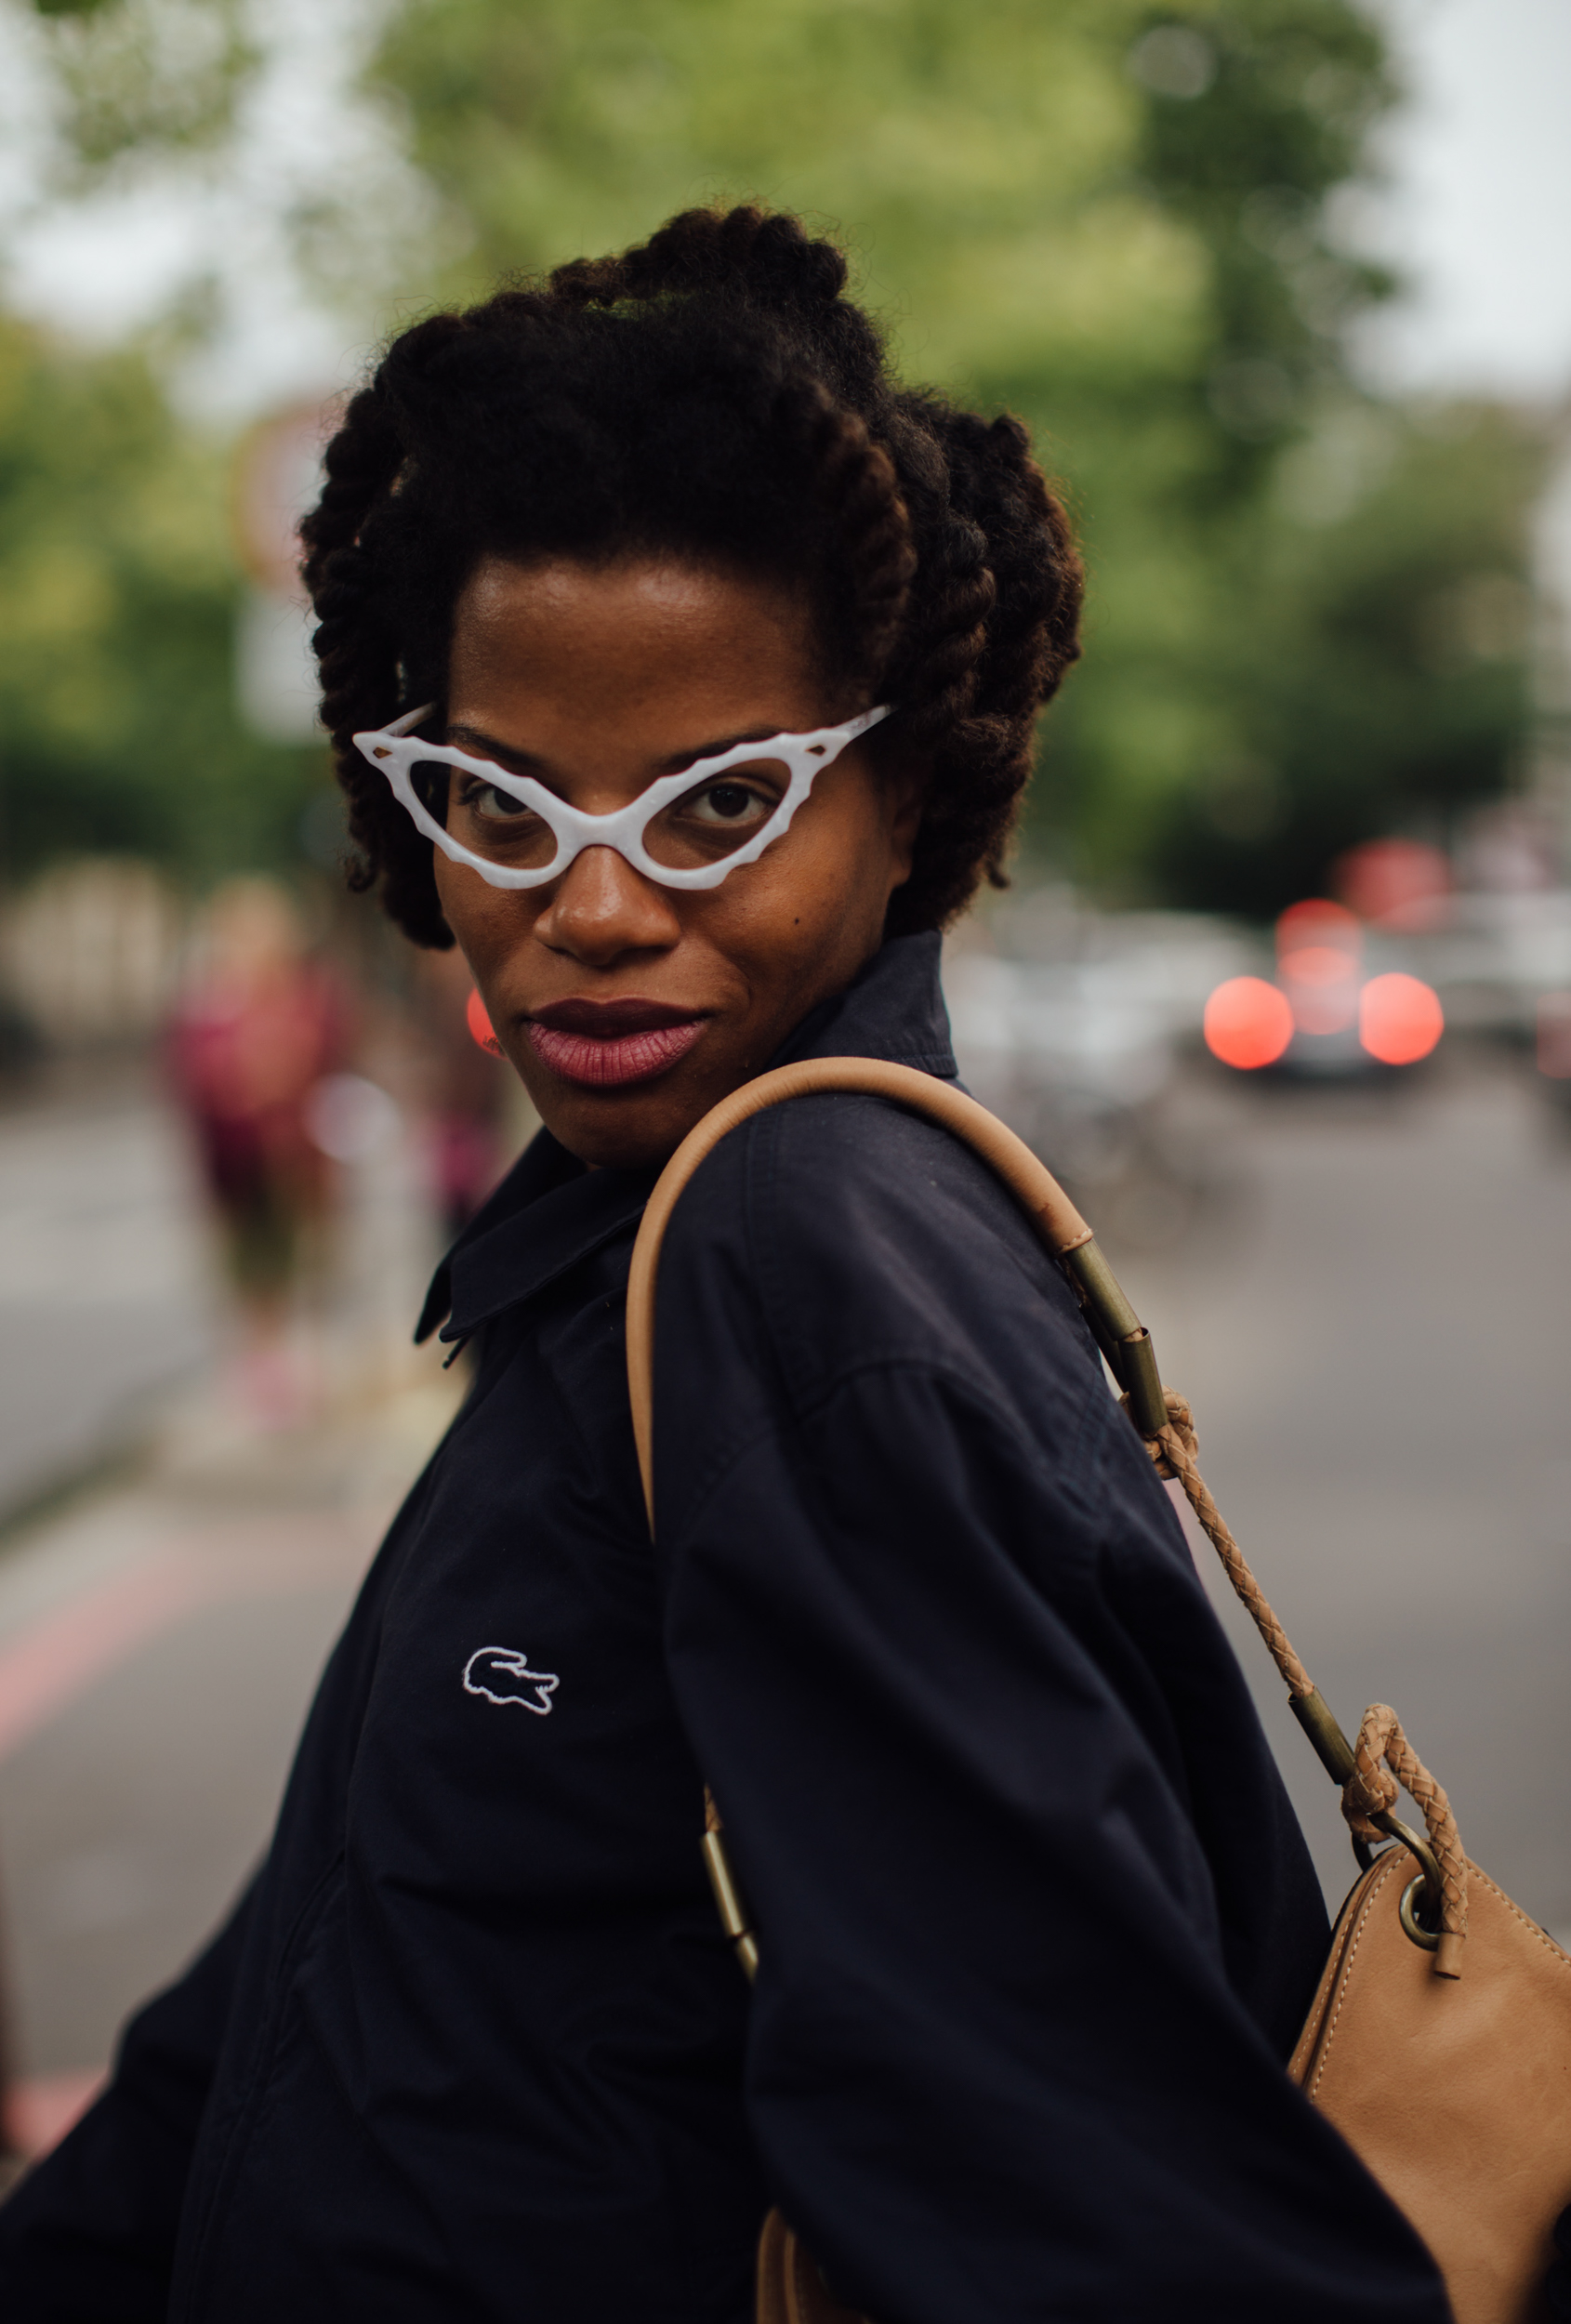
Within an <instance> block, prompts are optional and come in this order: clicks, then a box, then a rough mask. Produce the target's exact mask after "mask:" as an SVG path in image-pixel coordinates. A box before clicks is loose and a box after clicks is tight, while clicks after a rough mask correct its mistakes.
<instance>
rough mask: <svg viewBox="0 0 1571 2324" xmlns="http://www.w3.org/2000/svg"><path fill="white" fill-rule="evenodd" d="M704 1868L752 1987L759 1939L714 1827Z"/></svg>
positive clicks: (706, 1843)
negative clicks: (754, 1931) (754, 1932)
mask: <svg viewBox="0 0 1571 2324" xmlns="http://www.w3.org/2000/svg"><path fill="white" fill-rule="evenodd" d="M704 1868H705V1870H706V1872H707V1873H708V1875H709V1886H710V1887H711V1888H712V1889H713V1890H714V1892H715V1905H716V1908H717V1910H718V1911H719V1916H720V1926H721V1928H723V1929H724V1931H725V1933H726V1934H727V1936H728V1937H730V1939H731V1942H732V1945H733V1948H734V1950H735V1954H736V1958H737V1960H738V1961H740V1962H741V1963H742V1966H743V1969H744V1970H745V1971H746V1976H747V1982H748V1984H749V1985H751V1983H752V1982H753V1979H754V1978H755V1977H756V1976H757V1975H758V1974H759V1945H758V1939H757V1937H756V1936H755V1935H754V1934H753V1926H752V1921H751V1919H750V1917H749V1915H748V1912H747V1909H746V1906H745V1905H744V1904H743V1902H742V1891H741V1890H740V1889H739V1888H738V1886H737V1885H736V1875H735V1873H734V1872H733V1870H732V1868H731V1858H730V1857H729V1856H728V1855H726V1852H725V1842H724V1841H723V1840H722V1839H721V1838H720V1835H719V1831H718V1830H716V1829H715V1828H714V1826H713V1825H711V1826H710V1828H709V1829H708V1830H707V1831H706V1833H705V1834H704Z"/></svg>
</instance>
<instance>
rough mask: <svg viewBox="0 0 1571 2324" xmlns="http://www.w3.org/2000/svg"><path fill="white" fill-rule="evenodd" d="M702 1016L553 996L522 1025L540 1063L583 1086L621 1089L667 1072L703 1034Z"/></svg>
mask: <svg viewBox="0 0 1571 2324" xmlns="http://www.w3.org/2000/svg"><path fill="white" fill-rule="evenodd" d="M707 1023H708V1019H707V1017H704V1016H700V1015H697V1014H696V1013H695V1012H694V1011H693V1010H690V1009H674V1008H672V1007H671V1006H670V1005H669V1004H668V1003H667V1002H665V1001H657V1000H640V999H638V998H636V997H629V998H628V999H626V1000H558V1001H552V1002H550V1003H548V1006H547V1007H546V1008H544V1009H537V1010H535V1013H534V1014H533V1016H531V1017H530V1019H529V1021H528V1024H527V1028H526V1029H527V1032H528V1035H529V1041H530V1046H531V1047H532V1048H533V1050H534V1051H535V1055H536V1056H537V1057H538V1058H539V1060H540V1062H541V1063H542V1064H543V1065H545V1066H547V1067H548V1069H549V1070H550V1071H551V1072H552V1073H554V1074H557V1075H560V1076H561V1079H562V1080H563V1081H572V1082H575V1083H576V1084H577V1085H578V1087H579V1088H580V1089H625V1088H627V1086H628V1085H629V1084H630V1083H632V1082H638V1081H653V1079H654V1077H655V1076H656V1075H658V1074H663V1073H668V1072H669V1071H670V1069H671V1067H672V1066H673V1065H675V1064H677V1063H680V1060H681V1059H682V1058H684V1057H685V1056H686V1055H687V1053H688V1051H689V1050H690V1049H692V1048H693V1044H694V1042H695V1041H697V1040H699V1039H700V1038H701V1037H702V1035H703V1032H704V1028H705V1026H706V1024H707Z"/></svg>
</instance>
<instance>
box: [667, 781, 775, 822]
mask: <svg viewBox="0 0 1571 2324" xmlns="http://www.w3.org/2000/svg"><path fill="white" fill-rule="evenodd" d="M773 805H774V801H773V799H767V798H763V797H761V796H760V795H759V792H757V791H755V790H754V789H753V788H752V787H751V786H750V785H748V784H746V783H710V784H707V785H706V786H705V788H704V789H703V790H701V791H694V792H693V794H692V796H691V798H689V799H684V800H683V801H682V812H683V813H684V814H687V815H691V816H692V817H693V820H694V821H695V822H697V823H707V824H730V825H732V826H733V828H734V827H735V825H738V824H744V823H758V822H759V821H760V820H761V818H762V817H763V816H765V815H767V814H768V813H769V812H770V810H771V809H772V807H773Z"/></svg>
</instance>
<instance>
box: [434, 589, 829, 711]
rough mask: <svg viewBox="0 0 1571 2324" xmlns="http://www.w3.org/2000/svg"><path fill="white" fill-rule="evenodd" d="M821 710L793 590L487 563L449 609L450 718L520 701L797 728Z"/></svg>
mask: <svg viewBox="0 0 1571 2324" xmlns="http://www.w3.org/2000/svg"><path fill="white" fill-rule="evenodd" d="M823 701H824V695H823V687H822V682H821V679H820V674H819V668H818V657H817V654H816V653H815V651H814V642H813V623H812V608H811V605H810V603H809V601H808V600H807V597H806V594H805V592H803V591H799V590H795V589H793V588H790V587H789V586H788V585H787V584H785V583H783V582H777V581H773V580H771V579H767V578H763V577H760V576H758V575H754V574H744V573H741V572H737V571H734V570H729V569H726V568H724V567H720V566H714V565H700V564H691V563H685V562H680V561H674V560H668V559H667V560H661V559H654V558H647V559H644V558H640V559H632V558H629V559H626V560H621V561H616V562H614V563H609V564H604V563H602V564H584V563H579V562H577V561H572V560H567V559H561V560H553V561H548V562H542V563H536V564H528V565H522V564H515V563H512V562H510V561H508V560H506V559H503V558H499V557H491V558H486V559H484V560H483V561H482V562H481V563H480V564H479V565H478V566H477V567H476V569H475V571H474V573H473V574H471V575H470V578H469V582H468V583H467V585H466V586H465V588H464V589H463V591H462V593H461V595H460V597H459V599H458V603H457V607H456V610H455V617H454V627H453V645H452V654H451V659H450V665H449V674H448V715H449V717H450V718H451V719H452V720H455V721H460V720H464V721H472V722H474V723H476V724H486V723H487V722H488V720H489V719H493V718H495V716H496V715H498V714H499V713H506V712H507V711H508V710H509V709H511V708H514V707H521V706H523V705H525V704H528V705H529V706H531V707H532V710H533V713H534V714H535V716H542V715H544V716H550V715H551V713H552V712H553V710H555V711H557V712H560V713H561V714H562V715H567V716H571V717H572V718H574V720H583V719H584V718H586V717H589V718H591V719H594V720H624V719H628V718H634V717H637V718H644V719H647V718H652V717H654V718H659V717H664V716H666V715H673V716H675V715H688V714H691V713H693V712H700V711H703V710H706V709H708V710H710V711H730V712H733V713H735V712H736V711H739V710H740V711H742V712H743V713H744V715H745V716H747V715H753V714H756V712H758V711H759V710H766V711H767V712H768V713H769V714H770V715H772V716H778V717H779V718H780V720H781V723H782V724H783V725H784V724H792V725H795V724H800V725H804V726H810V725H815V724H818V723H820V722H821V719H820V713H821V711H822V708H823ZM722 723H723V720H722Z"/></svg>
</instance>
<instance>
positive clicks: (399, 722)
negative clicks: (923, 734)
mask: <svg viewBox="0 0 1571 2324" xmlns="http://www.w3.org/2000/svg"><path fill="white" fill-rule="evenodd" d="M435 708H436V704H435V703H434V702H428V703H426V704H425V705H424V706H423V707H422V708H420V709H418V710H410V711H408V712H406V713H405V715H404V716H403V718H401V719H395V720H393V722H392V724H391V725H390V726H379V727H370V728H367V729H366V731H365V732H364V733H361V734H356V735H355V737H354V746H355V748H356V749H357V750H358V751H359V752H360V754H361V756H362V758H363V759H366V760H368V761H369V763H370V764H371V765H372V766H374V767H376V768H379V769H380V771H381V772H382V773H383V774H385V775H386V776H387V778H388V781H389V784H391V786H392V790H393V796H394V798H395V799H398V800H399V802H400V804H401V805H402V806H403V807H405V808H407V809H408V811H409V813H410V815H411V817H412V818H413V820H414V823H415V825H416V829H417V830H420V831H423V832H424V833H425V835H426V837H427V838H429V840H431V841H432V842H433V843H434V845H436V846H437V847H439V848H441V850H442V853H443V854H444V855H445V856H446V857H447V858H448V860H449V862H450V863H454V864H465V865H468V866H469V870H470V871H476V872H479V874H480V876H481V878H482V879H483V880H484V881H485V882H486V883H487V885H488V886H490V887H493V888H543V887H544V886H545V885H546V883H547V882H548V880H552V879H560V878H561V875H562V873H563V872H564V871H566V869H567V867H568V865H570V864H571V863H572V862H573V861H574V858H575V857H576V856H579V855H581V854H582V853H583V852H584V850H585V849H586V848H587V847H609V848H614V850H615V851H616V852H617V854H618V855H620V856H621V857H622V859H623V861H624V862H625V863H628V864H630V865H632V867H633V869H634V870H635V871H636V872H641V874H642V875H643V877H644V878H645V879H653V880H655V881H657V882H658V884H659V885H660V886H661V887H662V888H686V889H693V888H718V887H719V884H720V882H721V880H722V879H726V878H729V877H730V876H731V874H732V873H733V871H736V870H738V869H739V868H740V867H741V865H744V864H756V863H757V862H758V860H759V856H760V855H761V854H762V853H763V852H764V850H765V848H766V847H769V846H771V845H772V843H773V841H774V840H776V839H778V838H782V837H783V835H784V834H785V832H786V831H788V830H789V828H790V825H791V818H792V817H793V815H795V813H796V812H797V810H798V808H799V807H800V806H801V805H802V803H803V801H804V800H805V799H807V797H808V794H809V793H810V792H811V790H812V785H813V778H814V776H815V775H818V774H821V773H822V772H823V771H824V769H825V767H829V766H833V765H834V763H835V760H836V759H838V757H839V755H840V753H841V751H842V750H844V749H845V748H846V746H848V744H851V743H854V742H855V741H857V740H858V738H859V737H860V736H862V735H864V734H865V733H867V732H868V730H869V728H871V727H874V726H877V725H878V721H879V720H880V719H887V718H889V717H890V716H891V713H892V711H893V708H894V705H893V704H892V703H889V702H886V703H882V704H880V705H879V706H878V709H876V710H865V711H863V713H862V715H861V717H860V718H854V719H847V720H845V721H844V722H843V723H842V724H841V725H839V726H818V727H814V728H813V729H812V731H811V733H805V734H772V735H771V736H770V737H769V739H768V740H767V741H765V742H757V743H735V744H733V746H732V747H731V749H729V750H722V751H719V752H717V753H716V755H715V756H714V757H713V758H712V759H694V760H693V764H692V766H690V767H683V768H682V770H681V772H680V773H679V774H663V775H662V776H661V777H660V779H659V780H658V782H655V783H652V784H651V785H650V786H649V787H648V789H647V790H644V791H640V793H639V796H638V797H637V799H632V800H630V801H629V803H628V804H627V806H626V807H618V808H615V809H614V811H613V812H611V813H610V814H609V815H587V814H585V813H584V812H583V811H582V810H581V809H580V808H577V807H570V806H569V805H568V803H567V801H566V800H565V799H559V798H558V797H557V795H556V793H555V792H554V791H548V789H547V788H546V786H545V785H544V784H543V783H538V782H536V781H535V777H534V776H533V775H531V774H509V773H508V771H507V769H506V768H505V767H499V766H498V765H497V764H496V762H495V759H476V758H474V757H473V756H472V755H471V754H470V753H469V751H467V750H459V749H457V748H456V747H455V746H454V745H453V744H452V743H425V742H419V741H416V739H415V737H414V734H413V731H412V730H413V729H414V728H415V727H416V726H418V725H420V723H421V722H422V720H426V719H429V717H430V715H431V713H432V711H433V710H434V709H435ZM431 759H436V760H437V761H438V762H439V763H440V764H441V765H442V766H447V767H457V768H459V769H460V770H461V771H462V772H465V773H467V774H477V775H480V776H482V777H483V779H484V780H485V781H486V782H487V783H494V784H495V786H496V787H497V789H498V790H503V791H507V792H508V794H509V795H510V796H511V797H512V798H514V799H518V800H519V801H520V803H521V805H522V806H525V807H531V808H533V809H534V811H535V813H536V814H537V815H538V816H539V817H540V819H541V821H542V822H543V823H544V824H545V825H547V826H548V829H549V831H550V833H551V836H552V838H554V839H555V841H556V843H557V852H556V853H555V855H554V856H553V857H552V858H551V861H550V862H549V863H548V864H547V865H543V866H542V867H541V868H539V869H537V870H534V871H521V870H518V869H516V868H515V867H513V866H511V865H506V864H493V863H490V862H488V861H487V859H486V858H485V857H484V856H483V855H477V854H476V853H475V852H474V851H473V849H472V848H467V847H465V846H464V844H463V842H462V840H460V839H455V838H453V836H452V834H451V833H450V832H448V831H445V830H443V828H442V825H441V824H440V823H438V821H437V819H436V817H435V816H434V815H433V814H432V813H431V812H430V811H429V808H428V807H427V806H426V805H425V803H424V801H423V800H422V799H420V798H419V796H418V794H417V793H416V789H415V782H414V770H415V768H416V766H419V765H422V764H424V763H426V762H428V761H429V760H431ZM756 759H783V760H784V761H785V765H786V766H787V767H788V768H789V769H790V772H791V779H790V782H789V783H788V784H787V786H786V787H785V792H784V793H783V795H782V797H781V799H780V800H779V802H778V804H777V805H776V806H775V808H774V810H773V812H772V814H770V815H769V817H768V818H767V819H766V821H765V822H764V823H763V824H762V825H761V826H760V827H759V830H757V831H755V833H754V834H753V836H752V838H750V839H748V840H746V842H745V843H744V845H743V846H741V847H739V848H738V849H737V850H736V852H735V853H734V854H732V855H727V856H723V857H722V858H721V859H720V861H719V863H716V864H706V865H702V866H701V867H700V868H699V869H697V870H695V871H672V870H669V869H668V868H667V866H666V865H664V864H657V863H655V862H654V860H653V857H652V856H651V855H650V854H649V852H648V851H647V850H646V848H645V846H644V843H643V835H644V833H645V832H646V831H647V830H648V828H649V826H650V825H651V824H652V823H653V820H654V818H655V816H656V815H658V814H659V813H660V812H661V811H662V809H664V808H667V807H669V806H670V805H671V803H672V801H673V800H674V799H681V798H683V797H684V796H685V795H686V794H687V793H688V792H689V791H694V790H701V789H702V788H703V787H704V786H705V785H706V783H709V782H711V781H712V780H713V779H714V777H715V776H716V775H719V774H724V773H725V772H726V771H727V769H728V768H731V767H742V766H750V765H751V764H752V763H753V762H754V761H755V760H756Z"/></svg>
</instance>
